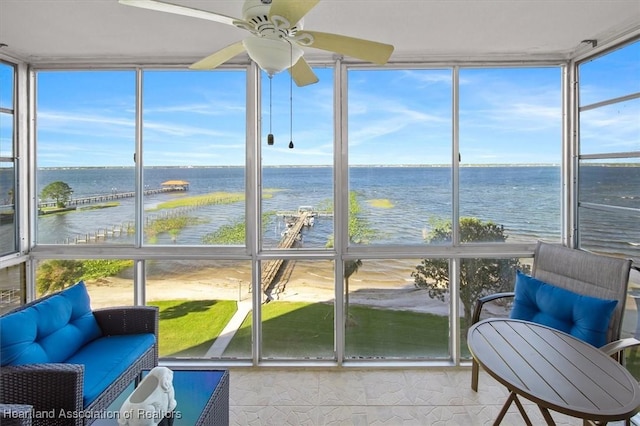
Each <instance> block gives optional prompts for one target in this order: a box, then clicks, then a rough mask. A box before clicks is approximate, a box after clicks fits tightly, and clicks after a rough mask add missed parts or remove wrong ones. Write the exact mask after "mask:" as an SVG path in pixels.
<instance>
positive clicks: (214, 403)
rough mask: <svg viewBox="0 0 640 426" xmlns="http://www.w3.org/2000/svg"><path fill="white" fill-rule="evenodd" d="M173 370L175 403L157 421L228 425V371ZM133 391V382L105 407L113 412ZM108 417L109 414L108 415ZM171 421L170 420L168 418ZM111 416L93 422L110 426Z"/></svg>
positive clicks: (196, 425) (179, 425)
mask: <svg viewBox="0 0 640 426" xmlns="http://www.w3.org/2000/svg"><path fill="white" fill-rule="evenodd" d="M171 370H173V388H174V390H175V393H176V401H177V402H178V405H177V406H176V409H175V411H174V412H173V413H172V414H171V415H170V417H172V419H165V420H166V421H163V423H161V424H173V426H228V425H229V372H228V371H227V370H180V369H175V368H172V369H171ZM131 392H133V386H130V387H129V388H127V390H125V391H124V392H123V393H122V395H120V397H119V398H118V399H117V400H116V401H115V402H114V403H113V404H112V405H111V407H109V408H108V410H109V411H110V414H111V413H116V412H118V411H119V410H120V407H121V406H122V404H123V403H124V401H125V400H126V399H127V397H128V396H129V395H130V394H131ZM110 417H112V416H110ZM171 420H172V421H173V423H172V422H171ZM114 425H117V421H116V420H115V419H99V420H97V421H96V422H95V423H93V426H114Z"/></svg>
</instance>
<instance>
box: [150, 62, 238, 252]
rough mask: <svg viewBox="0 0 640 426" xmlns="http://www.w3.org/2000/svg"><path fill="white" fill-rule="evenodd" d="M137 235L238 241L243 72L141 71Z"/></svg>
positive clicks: (192, 241) (189, 241)
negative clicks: (141, 210)
mask: <svg viewBox="0 0 640 426" xmlns="http://www.w3.org/2000/svg"><path fill="white" fill-rule="evenodd" d="M143 98H144V107H143V111H144V115H143V131H144V166H145V169H144V190H145V197H144V200H145V203H144V204H145V225H144V241H145V243H147V244H169V243H171V244H175V243H177V244H186V245H198V244H216V245H219V244H224V245H244V242H245V239H244V235H245V233H244V220H245V218H244V213H245V174H244V164H245V146H246V107H245V104H246V72H245V71H215V72H188V71H148V72H145V73H144V94H143Z"/></svg>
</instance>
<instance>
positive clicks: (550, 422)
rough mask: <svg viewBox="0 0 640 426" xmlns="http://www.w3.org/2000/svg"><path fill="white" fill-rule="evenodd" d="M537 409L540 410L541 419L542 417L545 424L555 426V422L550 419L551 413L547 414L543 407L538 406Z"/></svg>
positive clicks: (547, 411)
mask: <svg viewBox="0 0 640 426" xmlns="http://www.w3.org/2000/svg"><path fill="white" fill-rule="evenodd" d="M538 408H540V412H541V413H542V417H544V420H545V421H546V422H547V424H548V425H549V426H555V424H556V422H555V421H554V420H553V417H551V413H549V410H548V409H547V408H545V407H540V406H539V405H538Z"/></svg>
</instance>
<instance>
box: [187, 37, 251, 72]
mask: <svg viewBox="0 0 640 426" xmlns="http://www.w3.org/2000/svg"><path fill="white" fill-rule="evenodd" d="M244 51H245V49H244V45H243V44H242V41H239V42H237V43H233V44H230V45H229V46H227V47H225V48H224V49H221V50H218V51H217V52H216V53H214V54H212V55H209V56H207V57H206V58H204V59H201V60H199V61H198V62H196V63H195V64H192V65H191V66H190V67H189V68H190V69H192V70H211V69H214V68H216V67H218V66H219V65H222V64H224V63H225V62H227V61H228V60H229V59H231V58H233V57H234V56H237V55H239V54H241V53H242V52H244Z"/></svg>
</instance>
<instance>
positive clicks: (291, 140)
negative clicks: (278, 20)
mask: <svg viewBox="0 0 640 426" xmlns="http://www.w3.org/2000/svg"><path fill="white" fill-rule="evenodd" d="M287 41H288V42H289V48H290V52H291V66H293V44H292V43H291V42H290V41H289V40H287ZM289 149H293V76H291V77H290V78H289Z"/></svg>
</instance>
